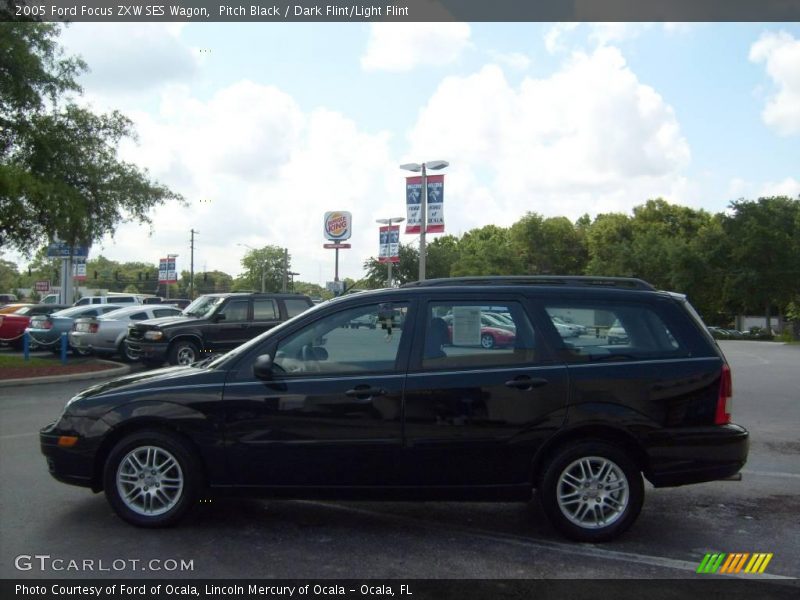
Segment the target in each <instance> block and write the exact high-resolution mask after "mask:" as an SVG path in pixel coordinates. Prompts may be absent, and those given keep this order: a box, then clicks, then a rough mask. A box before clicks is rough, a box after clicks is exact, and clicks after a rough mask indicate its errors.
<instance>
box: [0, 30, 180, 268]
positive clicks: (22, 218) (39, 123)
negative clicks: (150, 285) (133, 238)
mask: <svg viewBox="0 0 800 600" xmlns="http://www.w3.org/2000/svg"><path fill="white" fill-rule="evenodd" d="M59 31H60V30H59V26H56V25H53V24H46V23H38V22H29V21H28V22H20V21H12V22H0V84H2V85H0V215H2V217H3V221H2V226H1V227H0V244H2V245H8V246H11V247H14V248H16V249H18V250H20V251H22V252H29V251H30V248H32V247H33V246H35V245H38V244H46V243H48V242H49V241H50V240H52V239H54V238H55V237H58V238H59V239H61V240H63V241H65V242H67V243H70V244H73V245H77V244H84V245H85V244H90V243H91V242H93V241H96V240H98V239H100V238H102V237H103V236H104V235H105V234H108V233H113V232H114V230H115V228H116V226H117V225H118V224H119V223H120V222H123V221H127V220H129V221H136V222H140V223H150V218H149V216H148V213H149V211H150V210H151V209H152V208H153V207H155V206H158V205H160V204H163V203H164V202H165V201H167V200H173V199H176V200H182V198H181V196H180V195H178V194H176V193H174V192H172V191H171V190H169V189H168V188H166V187H165V186H163V185H160V184H157V183H153V182H151V181H150V179H149V175H148V173H147V172H146V171H141V170H139V169H138V168H137V167H136V166H134V165H132V164H129V163H125V162H122V161H120V160H119V159H118V158H117V147H118V145H119V143H120V142H121V141H122V140H124V139H126V138H131V137H133V135H134V132H133V128H132V123H131V121H130V120H129V119H127V118H126V117H124V116H123V115H122V114H120V113H119V112H116V111H114V112H112V113H110V114H105V115H96V114H94V113H92V112H91V111H89V110H86V109H85V108H81V107H79V106H77V105H76V104H75V103H74V102H73V101H72V99H71V98H70V97H69V96H68V95H65V94H68V93H69V92H79V91H80V88H79V86H78V84H77V83H76V81H75V77H76V76H77V75H78V74H79V73H80V72H81V71H83V70H84V69H85V68H86V65H85V64H84V63H83V62H82V61H81V60H80V59H77V58H69V57H67V58H65V57H64V56H63V52H62V50H61V48H60V47H59V45H58V44H57V41H56V38H57V36H58V33H59Z"/></svg>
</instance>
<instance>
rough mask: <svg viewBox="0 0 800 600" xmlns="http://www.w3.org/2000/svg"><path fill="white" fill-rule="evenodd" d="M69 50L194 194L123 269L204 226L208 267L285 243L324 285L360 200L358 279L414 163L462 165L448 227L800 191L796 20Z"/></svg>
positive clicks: (214, 34) (398, 208) (160, 162)
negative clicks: (342, 228)
mask: <svg viewBox="0 0 800 600" xmlns="http://www.w3.org/2000/svg"><path fill="white" fill-rule="evenodd" d="M62 40H63V43H64V45H65V47H66V49H67V51H68V52H69V53H76V54H81V55H82V56H83V57H84V58H85V59H86V61H87V62H88V64H89V66H90V67H91V68H92V72H91V73H90V74H88V75H86V76H85V77H84V78H83V79H82V82H83V85H84V90H85V95H84V99H85V101H86V102H88V103H90V104H91V105H92V106H94V107H95V108H96V109H98V110H109V109H112V108H118V109H120V110H121V111H122V112H124V113H125V114H127V115H128V116H130V117H131V118H132V119H133V121H134V122H135V124H136V127H137V130H138V132H139V140H138V142H137V143H136V144H133V143H127V144H125V145H124V146H123V148H122V155H123V157H124V158H125V159H126V160H130V161H132V162H136V163H137V164H139V165H140V166H142V167H143V168H147V169H148V170H149V171H150V173H151V174H152V175H153V176H154V177H155V178H157V179H158V180H159V181H161V182H163V183H166V184H167V185H169V186H171V187H172V188H173V189H175V190H176V191H178V192H180V193H182V194H184V196H185V197H186V198H187V200H188V203H189V206H188V207H178V206H167V207H163V208H161V209H158V210H157V211H156V212H155V213H154V219H155V227H154V229H153V231H152V234H150V232H148V230H147V228H142V227H137V226H133V225H125V226H123V227H121V228H120V231H119V232H118V234H117V235H116V236H115V237H114V239H113V240H112V239H107V240H104V241H103V243H102V244H98V245H96V246H95V248H94V249H93V254H99V253H102V254H103V255H105V256H107V257H110V258H114V259H117V260H147V261H152V262H154V261H156V260H157V259H158V258H159V257H160V256H161V255H163V254H166V253H168V252H172V253H180V254H181V257H182V259H181V260H183V257H187V258H188V230H189V229H190V228H192V227H193V228H195V229H197V230H199V231H200V232H201V234H200V236H199V237H198V250H197V253H196V265H195V268H196V269H197V270H203V269H204V268H207V269H209V270H211V269H221V270H225V271H228V272H230V273H234V274H235V273H237V272H238V271H239V260H240V259H241V256H242V254H243V252H244V251H245V249H244V248H243V247H241V246H237V244H248V245H251V246H259V245H264V244H276V245H279V246H284V247H288V248H289V250H290V252H291V254H292V256H293V268H294V270H295V271H299V272H300V273H301V275H300V276H299V279H301V280H305V281H313V282H324V281H325V280H328V279H332V271H333V256H332V254H331V253H330V252H329V251H326V250H323V249H322V243H323V242H324V240H323V236H322V217H323V213H324V212H325V211H328V210H350V211H351V212H353V218H354V234H353V239H352V240H351V241H352V243H353V249H352V250H350V251H347V252H345V253H343V256H342V265H341V272H342V275H344V276H350V277H355V278H358V277H359V275H360V274H361V264H362V263H363V261H364V259H366V258H367V257H369V256H374V255H376V253H377V238H378V232H377V225H376V224H375V222H374V221H375V219H376V218H380V217H387V216H401V215H404V213H405V208H404V205H403V201H404V189H403V184H404V180H403V178H404V176H405V173H404V172H402V171H400V170H399V169H398V168H397V166H398V165H399V164H401V163H402V162H409V161H416V162H418V161H420V160H433V159H445V160H448V161H450V162H451V167H450V168H449V169H448V170H447V171H446V173H447V175H446V179H445V223H446V229H447V232H448V233H456V234H458V233H461V232H464V231H467V230H469V229H471V228H473V227H476V226H481V225H484V224H487V223H496V224H499V225H504V226H505V225H510V224H511V223H513V222H514V221H515V220H517V219H518V218H519V217H521V216H522V215H523V214H524V213H525V212H526V211H535V212H539V213H542V214H545V215H547V216H555V215H565V216H568V217H569V218H571V219H575V218H577V217H578V216H580V215H581V214H583V213H589V214H590V215H596V214H597V213H599V212H610V211H619V212H628V211H630V209H631V208H632V207H633V206H635V205H637V204H641V203H643V202H644V201H646V200H647V199H648V198H652V197H657V196H661V197H664V198H666V199H668V200H670V201H672V202H676V203H680V204H685V205H689V206H693V207H697V208H705V209H707V210H709V211H714V212H716V211H721V210H724V209H725V207H726V205H727V204H728V202H729V201H730V200H731V199H736V198H739V197H748V198H755V197H758V196H759V195H768V194H778V193H783V194H789V195H792V196H795V197H797V196H799V195H800V25H798V24H796V23H782V24H781V23H778V24H775V23H773V24H580V25H566V24H547V23H515V24H503V23H479V24H463V23H445V24H425V23H418V24H369V23H339V24H333V23H317V24H303V23H281V24H266V23H203V24H186V25H184V24H158V25H152V24H115V23H104V24H89V23H78V24H74V25H72V26H70V27H69V28H68V29H67V30H66V32H65V33H64V34H63V36H62ZM201 200H204V202H201ZM148 235H149V236H150V237H148ZM402 241H403V242H404V243H413V242H414V238H413V237H411V236H402ZM143 242H146V243H144V244H143ZM12 258H13V257H12ZM179 262H180V261H179ZM179 267H182V268H186V267H188V264H187V263H186V262H184V263H183V264H180V265H179Z"/></svg>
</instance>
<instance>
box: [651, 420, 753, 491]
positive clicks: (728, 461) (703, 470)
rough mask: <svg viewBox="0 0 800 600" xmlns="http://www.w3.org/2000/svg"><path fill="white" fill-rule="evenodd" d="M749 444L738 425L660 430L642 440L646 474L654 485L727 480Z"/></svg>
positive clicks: (739, 465)
mask: <svg viewBox="0 0 800 600" xmlns="http://www.w3.org/2000/svg"><path fill="white" fill-rule="evenodd" d="M749 447H750V434H749V433H748V432H747V430H746V429H745V428H744V427H740V426H739V425H719V426H712V427H692V428H687V429H665V430H660V431H659V432H658V433H657V434H654V435H653V436H651V437H650V438H649V439H648V440H647V441H645V450H646V452H647V455H648V457H649V461H648V462H649V464H648V468H647V469H646V470H645V476H646V477H647V479H648V480H649V481H650V483H652V484H653V485H654V486H655V487H673V486H679V485H687V484H690V483H702V482H704V481H716V480H719V479H726V478H729V477H731V476H733V475H736V474H737V473H738V472H739V471H740V470H741V469H742V467H743V466H744V464H745V462H747V453H748V450H749Z"/></svg>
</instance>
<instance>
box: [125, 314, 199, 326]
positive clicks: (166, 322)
mask: <svg viewBox="0 0 800 600" xmlns="http://www.w3.org/2000/svg"><path fill="white" fill-rule="evenodd" d="M192 321H205V319H199V318H197V317H187V316H185V315H178V316H174V317H158V318H157V319H147V320H146V321H136V324H135V325H134V327H137V328H139V329H164V328H166V327H171V326H172V325H184V324H186V323H189V322H192Z"/></svg>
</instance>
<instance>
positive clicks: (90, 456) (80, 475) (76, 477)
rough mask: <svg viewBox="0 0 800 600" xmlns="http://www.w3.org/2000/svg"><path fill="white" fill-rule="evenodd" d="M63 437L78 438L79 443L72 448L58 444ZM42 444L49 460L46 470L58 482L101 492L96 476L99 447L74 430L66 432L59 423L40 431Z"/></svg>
mask: <svg viewBox="0 0 800 600" xmlns="http://www.w3.org/2000/svg"><path fill="white" fill-rule="evenodd" d="M62 436H77V437H78V442H77V443H76V444H75V445H74V446H71V447H64V446H60V445H59V439H60V438H61V437H62ZM39 444H40V447H41V450H42V454H43V455H44V457H45V459H46V460H47V469H48V471H49V472H50V475H52V476H53V477H54V478H55V479H57V480H58V481H61V482H63V483H69V484H70V485H78V486H81V487H90V488H92V489H95V490H97V489H98V483H99V482H98V481H96V477H95V475H96V473H95V454H96V450H97V448H96V445H95V444H94V443H91V442H89V441H88V439H87V438H86V437H85V436H84V435H81V432H78V431H75V430H74V429H72V428H69V429H65V428H63V427H60V426H59V423H51V424H50V425H48V426H47V427H43V428H42V429H41V430H40V431H39Z"/></svg>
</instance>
